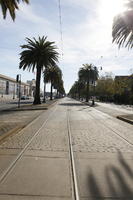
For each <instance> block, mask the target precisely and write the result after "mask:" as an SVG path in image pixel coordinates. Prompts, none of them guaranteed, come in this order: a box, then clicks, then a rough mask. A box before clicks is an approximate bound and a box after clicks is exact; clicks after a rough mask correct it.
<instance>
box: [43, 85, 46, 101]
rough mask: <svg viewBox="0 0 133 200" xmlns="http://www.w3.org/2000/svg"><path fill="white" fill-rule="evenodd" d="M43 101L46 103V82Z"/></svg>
mask: <svg viewBox="0 0 133 200" xmlns="http://www.w3.org/2000/svg"><path fill="white" fill-rule="evenodd" d="M43 103H46V83H45V82H44V94H43Z"/></svg>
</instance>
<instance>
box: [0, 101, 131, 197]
mask: <svg viewBox="0 0 133 200" xmlns="http://www.w3.org/2000/svg"><path fill="white" fill-rule="evenodd" d="M102 109H103V112H102ZM123 113H126V114H129V113H130V114H131V113H132V110H131V111H127V112H126V110H123V108H122V109H121V108H119V111H118V110H117V109H116V108H114V110H113V108H112V107H110V109H109V108H108V107H107V108H106V106H104V105H101V107H100V106H99V107H98V106H96V107H89V106H88V105H84V104H83V103H81V102H78V101H76V100H72V99H69V98H64V99H61V100H59V101H57V103H56V104H55V105H54V106H52V107H51V108H50V109H48V110H45V111H44V112H41V113H40V115H39V116H38V117H37V118H36V119H34V120H33V121H32V122H31V123H30V124H29V125H28V126H26V127H25V128H24V129H22V130H21V131H20V132H19V133H17V134H13V135H12V136H10V137H8V138H6V139H5V140H3V142H1V143H0V200H29V199H33V200H61V199H63V200H72V199H77V200H78V199H81V200H99V199H102V200H105V199H108V200H112V199H113V200H116V199H122V200H123V199H124V200H133V155H132V153H133V126H132V125H131V124H128V123H126V122H123V121H121V120H119V119H116V118H115V116H116V114H123Z"/></svg>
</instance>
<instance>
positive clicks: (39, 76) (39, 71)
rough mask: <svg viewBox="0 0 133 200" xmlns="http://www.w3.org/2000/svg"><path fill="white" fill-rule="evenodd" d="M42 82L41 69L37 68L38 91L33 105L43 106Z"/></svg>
mask: <svg viewBox="0 0 133 200" xmlns="http://www.w3.org/2000/svg"><path fill="white" fill-rule="evenodd" d="M40 80H41V67H39V66H38V67H37V72H36V90H35V98H34V102H33V104H41V100H40Z"/></svg>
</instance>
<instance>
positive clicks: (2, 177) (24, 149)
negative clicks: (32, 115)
mask: <svg viewBox="0 0 133 200" xmlns="http://www.w3.org/2000/svg"><path fill="white" fill-rule="evenodd" d="M55 105H57V102H56V104H55ZM56 109H57V107H56V108H55V109H54V110H53V111H52V112H51V113H50V114H49V115H48V117H47V118H46V120H45V121H44V122H43V124H42V125H41V127H40V128H39V129H38V130H37V131H36V132H35V134H34V135H33V136H32V137H31V138H30V140H29V141H28V143H27V144H26V145H25V146H24V148H23V149H22V150H21V151H20V152H19V154H18V155H17V156H16V157H15V159H14V160H13V161H12V162H11V163H10V165H9V166H8V167H7V168H6V169H5V170H4V171H3V173H2V174H1V176H0V184H1V183H2V182H3V181H4V179H5V178H6V177H7V176H8V175H9V174H10V173H11V171H12V170H13V169H14V167H15V166H16V164H17V163H18V162H19V161H20V159H21V158H22V157H23V155H24V153H25V151H26V150H27V149H28V147H29V146H30V144H31V143H32V141H33V140H34V139H35V138H36V137H37V136H38V135H39V133H40V131H41V129H42V128H44V127H45V125H46V124H47V122H48V120H49V119H50V117H51V116H52V114H53V113H54V112H55V111H56ZM37 120H38V118H36V119H35V120H33V121H32V122H31V123H30V124H29V125H28V126H31V125H32V124H33V123H35V122H36V121H37ZM28 126H27V127H28ZM27 127H26V128H27Z"/></svg>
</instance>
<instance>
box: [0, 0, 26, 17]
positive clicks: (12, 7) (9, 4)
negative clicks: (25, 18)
mask: <svg viewBox="0 0 133 200" xmlns="http://www.w3.org/2000/svg"><path fill="white" fill-rule="evenodd" d="M22 1H23V2H25V3H27V4H28V3H29V0H22ZM19 3H20V0H0V6H1V9H2V14H3V18H4V19H5V18H6V14H7V11H9V13H10V16H11V18H12V19H13V20H15V11H16V9H19V7H18V4H19Z"/></svg>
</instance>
